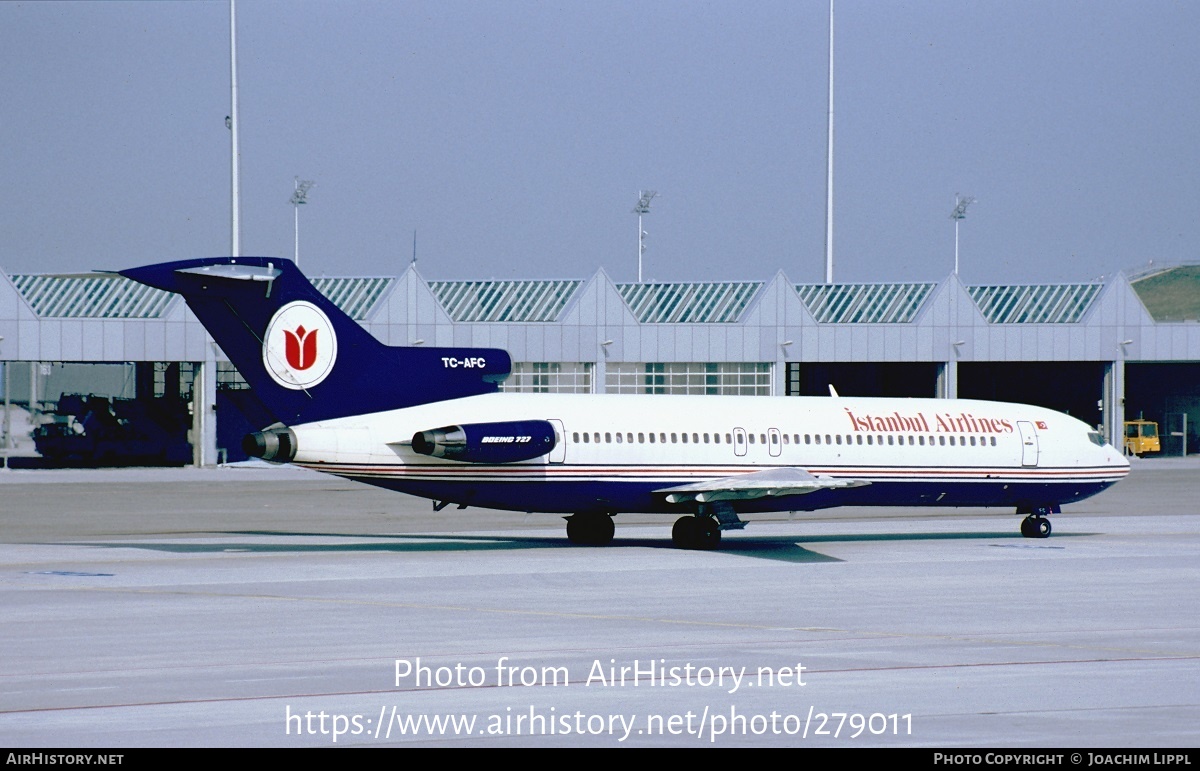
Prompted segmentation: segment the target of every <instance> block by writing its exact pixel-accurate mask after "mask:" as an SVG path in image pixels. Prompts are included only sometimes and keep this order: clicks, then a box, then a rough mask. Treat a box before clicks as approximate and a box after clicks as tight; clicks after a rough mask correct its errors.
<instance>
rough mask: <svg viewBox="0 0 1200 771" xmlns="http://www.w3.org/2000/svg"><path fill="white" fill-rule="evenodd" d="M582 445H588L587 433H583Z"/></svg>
mask: <svg viewBox="0 0 1200 771" xmlns="http://www.w3.org/2000/svg"><path fill="white" fill-rule="evenodd" d="M583 443H584V444H587V443H588V432H587V431H584V432H583Z"/></svg>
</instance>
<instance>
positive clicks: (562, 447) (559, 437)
mask: <svg viewBox="0 0 1200 771" xmlns="http://www.w3.org/2000/svg"><path fill="white" fill-rule="evenodd" d="M550 425H552V426H554V449H553V450H551V451H550V462H551V463H563V462H565V461H566V459H567V432H566V431H565V430H564V429H563V424H562V421H561V420H555V419H554V418H551V419H550Z"/></svg>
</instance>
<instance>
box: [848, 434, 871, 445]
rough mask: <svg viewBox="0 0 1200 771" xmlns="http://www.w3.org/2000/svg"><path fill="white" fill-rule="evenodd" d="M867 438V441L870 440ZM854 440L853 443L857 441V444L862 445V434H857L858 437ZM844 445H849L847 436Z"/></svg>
mask: <svg viewBox="0 0 1200 771" xmlns="http://www.w3.org/2000/svg"><path fill="white" fill-rule="evenodd" d="M867 438H868V439H870V438H871V437H869V436H868V437H867ZM854 439H855V441H857V442H858V443H859V444H862V434H859V435H858V436H856V437H854ZM846 443H847V444H849V443H850V437H848V436H847V437H846Z"/></svg>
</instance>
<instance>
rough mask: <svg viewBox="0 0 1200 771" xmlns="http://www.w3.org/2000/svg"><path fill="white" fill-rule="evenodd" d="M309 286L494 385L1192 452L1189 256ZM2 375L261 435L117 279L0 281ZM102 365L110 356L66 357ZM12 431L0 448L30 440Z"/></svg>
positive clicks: (21, 394) (229, 388) (179, 318)
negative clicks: (1123, 268) (1063, 422)
mask: <svg viewBox="0 0 1200 771" xmlns="http://www.w3.org/2000/svg"><path fill="white" fill-rule="evenodd" d="M313 283H314V284H315V285H316V287H317V288H318V289H319V290H320V291H321V292H322V293H324V294H325V295H326V296H327V297H328V298H329V299H330V300H332V301H333V302H334V303H335V304H337V305H338V306H339V307H341V308H342V309H343V310H344V311H345V312H346V313H347V314H349V315H350V316H351V317H353V318H354V319H355V320H357V321H358V322H359V323H361V324H362V325H363V326H364V327H366V328H367V329H368V330H369V331H370V332H371V333H372V334H374V335H375V336H376V337H377V338H379V339H380V340H381V341H383V342H384V343H388V344H390V345H425V346H480V347H495V348H504V349H506V350H507V351H508V352H509V353H510V355H511V357H512V360H513V363H514V365H513V372H512V375H511V376H510V377H509V378H508V380H507V381H506V382H505V383H504V385H503V388H504V389H506V390H520V391H555V392H571V393H609V394H631V393H639V394H644V393H652V394H659V393H662V394H745V395H756V396H794V395H815V396H828V395H829V393H830V386H832V387H833V388H835V389H836V391H837V393H839V394H841V395H843V396H851V395H853V396H901V397H928V396H940V397H956V396H957V397H962V398H980V399H995V400H1001V401H1019V402H1027V403H1031V404H1038V405H1042V406H1046V407H1050V408H1053V409H1057V410H1061V411H1063V412H1068V413H1070V414H1072V415H1074V416H1076V417H1078V418H1080V419H1081V420H1083V421H1084V422H1086V423H1089V424H1092V425H1096V426H1099V427H1101V428H1102V431H1103V432H1104V434H1105V436H1107V437H1108V438H1109V440H1110V441H1112V442H1113V443H1114V444H1117V445H1119V444H1120V442H1121V440H1122V433H1123V430H1124V421H1126V420H1127V419H1132V418H1136V417H1143V416H1144V417H1145V418H1146V419H1149V420H1153V421H1156V422H1158V423H1159V424H1160V425H1161V426H1162V429H1161V431H1162V433H1163V434H1164V447H1163V450H1164V451H1165V452H1173V453H1175V454H1178V453H1181V452H1186V451H1188V450H1189V449H1196V448H1197V445H1198V444H1200V442H1198V441H1197V429H1196V426H1197V425H1200V321H1198V319H1200V265H1177V266H1159V267H1154V266H1148V267H1147V268H1144V269H1141V270H1139V271H1137V272H1135V273H1131V274H1128V275H1126V274H1118V275H1116V276H1114V277H1112V278H1110V279H1108V280H1106V281H1103V282H1085V283H1077V284H1038V285H1028V284H1008V285H982V286H978V285H966V284H963V283H961V282H960V280H959V278H958V276H956V275H953V274H952V275H950V276H947V277H945V278H944V279H942V280H941V281H938V282H913V283H881V284H797V283H793V282H792V281H791V280H789V279H788V278H787V276H786V275H785V274H784V273H783V272H782V271H781V272H779V273H777V274H776V275H775V276H774V277H772V278H769V279H765V280H761V281H738V282H698V283H620V282H614V281H612V280H611V279H610V278H609V276H608V275H607V274H606V273H605V272H604V271H603V270H600V271H598V272H596V273H595V274H594V275H592V276H591V277H589V278H581V279H567V280H528V281H515V280H514V281H495V280H492V281H428V280H426V279H424V278H423V277H422V276H421V275H420V273H419V272H418V271H417V269H416V267H415V266H410V268H409V269H408V270H407V271H406V272H404V274H403V275H400V276H391V277H322V278H315V279H313ZM0 364H2V366H3V371H4V374H3V380H2V381H0V387H3V389H4V398H5V402H6V403H7V404H16V405H20V406H21V407H31V408H32V409H31V412H33V413H34V414H35V415H37V414H42V413H46V414H48V413H51V412H53V411H54V410H55V409H56V407H57V404H58V402H59V400H60V398H62V397H63V394H81V395H86V394H91V393H94V394H98V395H104V396H107V397H119V398H121V399H122V400H123V401H122V403H123V404H124V403H126V402H128V403H130V404H133V403H137V404H139V405H140V406H141V407H146V406H147V405H153V404H155V403H157V402H156V401H155V400H166V401H169V402H170V401H173V402H175V403H178V404H180V405H182V407H181V408H182V409H184V410H185V413H186V417H185V419H184V420H183V422H185V423H186V424H187V425H186V426H184V427H182V428H180V429H179V430H180V431H183V432H184V436H183V437H182V438H181V441H183V442H186V443H187V444H188V445H189V446H190V447H189V450H188V451H189V453H190V454H191V457H192V460H193V462H196V463H198V464H204V465H207V464H212V463H215V462H218V461H219V460H223V459H226V458H229V459H235V458H237V457H239V455H240V437H241V435H242V434H243V433H244V432H245V431H246V430H252V429H256V428H259V427H261V425H254V424H255V423H256V422H259V421H261V420H262V416H261V415H256V414H255V410H254V407H253V401H254V400H253V399H252V398H249V395H248V394H246V392H245V384H244V382H242V381H241V378H240V376H239V375H238V373H237V372H236V370H235V369H234V368H233V367H232V366H231V365H230V364H229V362H228V361H227V360H226V359H225V357H224V354H223V353H222V352H221V351H220V350H219V349H218V348H217V347H216V346H215V344H213V343H212V342H211V341H210V340H209V339H208V337H207V335H206V333H205V331H204V329H203V327H201V325H200V324H199V322H197V321H196V319H195V318H194V317H193V316H192V314H191V312H190V311H189V310H188V309H187V307H186V305H185V304H184V302H183V301H182V299H181V298H179V297H177V296H175V295H171V294H168V293H165V292H162V291H159V290H156V289H152V288H149V287H146V286H143V285H141V284H137V283H135V282H132V281H129V280H127V279H124V278H122V277H119V276H114V275H104V274H97V275H85V276H79V275H73V276H57V275H0ZM96 364H107V365H110V366H108V367H95V366H92V367H80V366H78V365H96ZM76 402H77V403H82V402H81V401H80V400H76ZM114 403H115V402H114ZM6 414H7V411H6ZM176 422H180V421H176ZM5 425H6V426H9V425H10V424H9V421H8V420H7V419H6V423H5ZM251 427H252V428H251ZM164 430H167V431H171V430H174V429H164ZM7 432H8V433H7V434H6V435H5V437H4V438H3V439H2V440H0V449H3V448H6V447H7V448H9V449H11V448H12V445H10V444H8V443H9V442H12V443H13V444H16V445H18V449H19V445H20V444H21V442H22V441H24V443H25V445H26V446H27V445H28V443H29V440H28V437H27V436H26V437H24V438H23V439H22V437H14V436H13V431H12V429H11V426H10V427H9V428H8V429H7ZM1188 434H1191V435H1192V436H1191V437H1190V438H1189V436H1188ZM194 440H195V441H194Z"/></svg>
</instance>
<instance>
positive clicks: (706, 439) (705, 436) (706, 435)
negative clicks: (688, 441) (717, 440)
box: [704, 434, 708, 444]
mask: <svg viewBox="0 0 1200 771" xmlns="http://www.w3.org/2000/svg"><path fill="white" fill-rule="evenodd" d="M704 443H705V444H708V434H705V435H704Z"/></svg>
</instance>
